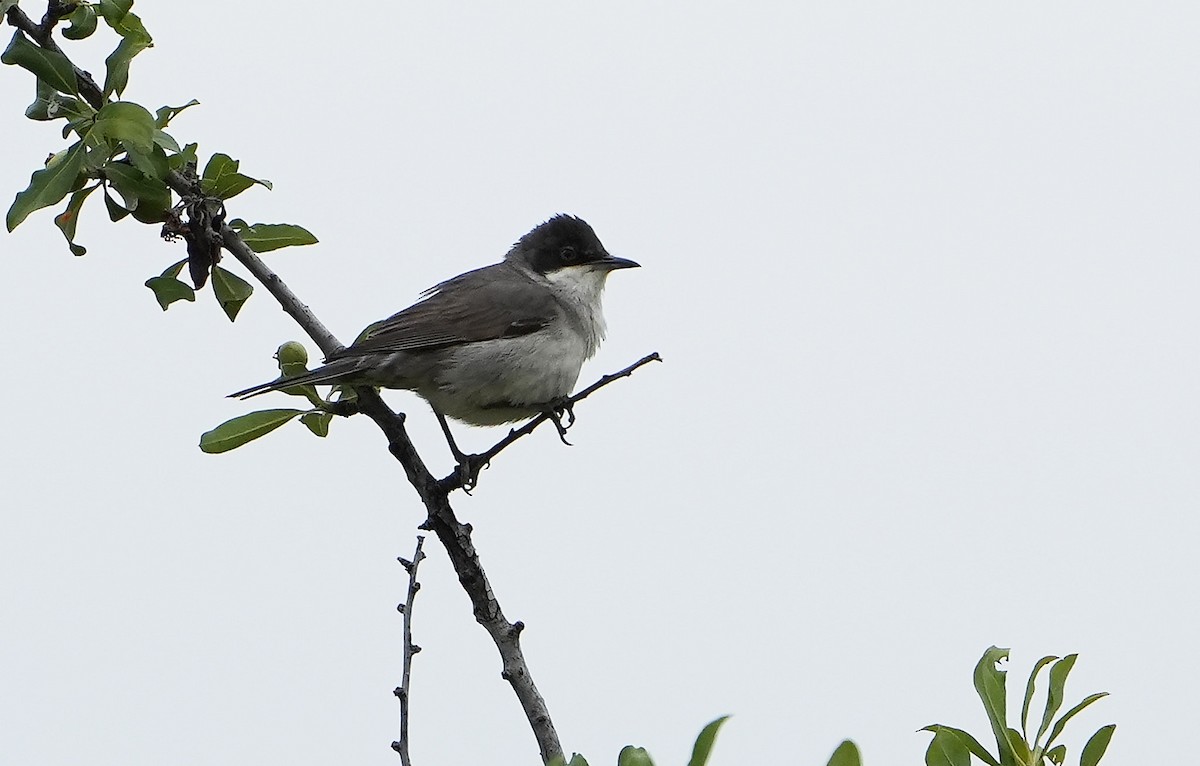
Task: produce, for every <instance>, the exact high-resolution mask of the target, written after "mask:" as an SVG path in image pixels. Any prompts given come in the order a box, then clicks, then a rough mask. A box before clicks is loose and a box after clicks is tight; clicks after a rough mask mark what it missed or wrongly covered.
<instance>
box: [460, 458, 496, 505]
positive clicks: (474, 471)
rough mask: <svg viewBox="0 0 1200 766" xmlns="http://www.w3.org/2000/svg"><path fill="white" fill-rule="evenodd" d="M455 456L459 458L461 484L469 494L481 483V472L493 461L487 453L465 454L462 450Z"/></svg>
mask: <svg viewBox="0 0 1200 766" xmlns="http://www.w3.org/2000/svg"><path fill="white" fill-rule="evenodd" d="M454 457H455V459H456V460H458V468H457V469H456V472H457V474H458V482H459V485H460V486H461V487H462V489H463V492H466V493H467V494H468V495H469V494H471V490H473V489H475V485H476V484H478V483H479V472H480V471H482V470H483V469H484V468H487V467H488V466H489V465H491V461H490V460H489V459H488V456H487V455H464V454H463V453H461V452H459V453H458V454H456V455H455V456H454Z"/></svg>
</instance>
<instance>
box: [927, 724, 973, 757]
mask: <svg viewBox="0 0 1200 766" xmlns="http://www.w3.org/2000/svg"><path fill="white" fill-rule="evenodd" d="M925 766H971V751H970V750H969V749H967V746H966V745H965V744H963V742H962V741H961V740H960V739H959V738H958V737H956V736H954V735H953V734H951V733H950V732H948V731H946V730H945V729H941V730H939V731H938V732H936V733H935V734H934V735H933V740H932V741H930V743H929V747H928V748H927V749H926V750H925Z"/></svg>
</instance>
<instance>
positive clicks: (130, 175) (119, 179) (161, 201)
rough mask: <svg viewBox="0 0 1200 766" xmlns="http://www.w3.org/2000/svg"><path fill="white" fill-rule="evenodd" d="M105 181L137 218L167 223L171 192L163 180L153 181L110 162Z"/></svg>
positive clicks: (122, 163)
mask: <svg viewBox="0 0 1200 766" xmlns="http://www.w3.org/2000/svg"><path fill="white" fill-rule="evenodd" d="M104 177H105V178H106V179H108V182H109V183H110V184H111V185H112V187H113V188H114V189H116V190H117V193H118V194H120V195H121V198H122V199H123V200H124V201H125V207H126V208H128V209H129V211H130V212H131V213H133V217H134V218H136V219H137V220H139V221H141V222H142V223H159V222H162V221H165V220H166V219H167V211H168V210H170V209H171V190H170V189H169V188H168V187H167V185H166V183H164V182H163V181H162V180H161V179H157V178H151V177H149V176H147V175H146V174H145V173H143V172H142V171H140V170H138V169H137V168H135V167H134V166H133V165H129V164H126V163H124V162H110V163H109V164H108V165H106V166H105V167H104Z"/></svg>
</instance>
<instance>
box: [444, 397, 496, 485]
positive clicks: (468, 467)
mask: <svg viewBox="0 0 1200 766" xmlns="http://www.w3.org/2000/svg"><path fill="white" fill-rule="evenodd" d="M433 414H434V415H437V419H438V425H440V426H441V427H442V433H443V434H445V435H446V444H447V445H448V446H449V447H450V453H451V454H452V455H454V459H455V460H456V461H458V476H459V479H460V480H461V482H462V488H463V491H465V492H467V493H468V494H469V493H470V492H471V490H472V489H474V488H475V485H476V484H478V483H479V472H480V471H482V470H483V468H484V466H486V465H487V464H488V461H487V459H486V458H485V457H483V456H481V455H468V454H467V453H465V452H463V451H462V450H460V449H459V448H458V445H457V444H455V442H454V436H453V434H451V433H450V424H449V423H448V422H446V416H445V415H443V414H442V413H441V412H439V411H438V410H437V408H434V410H433Z"/></svg>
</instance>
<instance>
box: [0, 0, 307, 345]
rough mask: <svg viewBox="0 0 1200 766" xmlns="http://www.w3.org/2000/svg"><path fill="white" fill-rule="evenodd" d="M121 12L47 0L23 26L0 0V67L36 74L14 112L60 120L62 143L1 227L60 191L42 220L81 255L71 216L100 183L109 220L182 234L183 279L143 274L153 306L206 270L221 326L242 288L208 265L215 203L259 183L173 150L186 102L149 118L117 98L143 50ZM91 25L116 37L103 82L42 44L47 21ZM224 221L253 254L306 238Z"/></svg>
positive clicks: (137, 30)
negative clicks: (41, 15) (0, 30)
mask: <svg viewBox="0 0 1200 766" xmlns="http://www.w3.org/2000/svg"><path fill="white" fill-rule="evenodd" d="M132 7H133V0H97V1H96V2H76V3H59V4H53V3H52V4H51V10H52V12H54V13H57V14H58V16H57V17H56V16H54V15H53V13H52V14H48V15H47V20H44V21H43V22H42V24H40V25H34V24H33V23H32V22H29V20H28V18H27V17H25V16H24V14H21V13H20V9H19V8H18V7H17V3H16V2H15V0H0V14H5V15H6V16H7V18H8V19H9V21H10V23H13V25H14V26H17V27H18V28H17V29H16V30H15V31H14V32H13V36H12V39H11V40H10V41H9V43H8V46H7V47H6V48H5V50H4V52H3V53H2V54H0V62H2V63H4V64H10V65H13V66H17V67H20V68H22V69H24V70H26V71H28V72H29V73H31V74H32V75H34V77H35V79H36V85H35V96H34V100H33V102H32V103H31V104H30V105H29V107H28V108H27V109H26V110H25V115H26V117H28V118H29V119H32V120H38V121H43V122H52V121H56V120H62V121H64V124H63V127H62V137H63V138H64V139H68V140H70V143H69V144H68V146H67V147H65V148H64V149H62V150H60V151H58V152H55V153H54V154H52V155H51V156H50V157H49V158H48V159H47V160H46V161H45V163H44V166H43V167H42V168H39V169H38V170H36V171H34V173H33V174H32V176H31V177H30V179H29V184H28V186H27V187H26V188H25V189H24V190H23V191H21V192H19V193H18V194H17V195H16V198H15V199H14V200H13V203H12V205H11V206H10V207H9V209H8V211H7V213H6V215H5V225H6V227H7V228H8V230H9V231H12V230H14V229H15V228H16V227H17V226H19V225H20V224H21V223H22V222H24V221H25V219H26V218H28V217H29V215H30V214H32V213H33V212H35V211H37V210H40V209H42V208H46V207H50V206H52V205H57V204H58V203H60V202H62V201H63V200H64V199H67V198H68V195H69V199H67V204H66V207H65V208H64V209H63V210H62V211H61V212H60V213H59V214H58V215H57V216H55V218H54V223H55V225H56V226H58V228H59V230H60V231H61V232H62V234H63V236H64V237H65V238H66V240H67V246H68V247H69V248H70V250H71V253H72V254H74V255H77V256H81V255H84V254H86V253H87V248H86V247H84V246H83V245H82V244H80V243H79V242H77V241H76V229H77V225H78V222H79V216H80V212H81V210H82V209H83V206H84V204H85V203H86V202H87V200H88V199H89V198H90V197H91V196H92V194H93V193H94V192H95V191H96V190H97V189H100V190H101V192H102V195H103V198H104V204H105V209H106V210H107V212H108V216H109V219H110V220H112V221H114V222H116V221H120V220H122V219H124V218H126V217H132V218H133V219H134V220H136V221H139V222H141V223H147V224H159V223H161V224H164V226H163V236H164V238H166V239H168V240H171V239H176V238H180V237H182V238H183V239H185V240H186V241H187V244H188V259H187V261H186V264H187V265H188V267H189V273H190V275H191V277H192V285H188V284H187V283H185V282H183V281H181V280H180V279H179V275H180V273H181V271H182V266H181V264H180V263H174V264H172V265H170V266H168V267H167V268H166V269H164V270H163V272H162V273H161V274H160V275H158V276H155V277H151V278H150V279H148V280H147V281H146V287H148V288H150V290H151V291H152V292H153V293H154V297H155V299H156V300H157V301H158V303H159V305H160V306H161V307H162V308H163V310H166V309H167V308H168V307H169V306H170V305H171V304H173V303H175V302H176V301H181V300H187V301H194V300H195V299H196V295H195V292H196V290H197V289H200V288H201V287H203V285H204V284H205V282H206V281H207V280H208V278H209V276H210V275H211V277H212V286H213V294H214V296H215V297H216V300H217V302H218V304H219V305H220V306H221V308H222V310H223V311H224V312H225V314H226V316H228V317H229V319H230V320H231V321H232V320H233V319H235V318H236V316H237V313H238V311H239V310H240V309H241V307H242V305H243V304H244V303H245V302H246V300H247V299H248V298H249V297H250V295H251V294H252V293H253V291H254V288H253V286H252V285H251V284H250V283H249V282H247V281H246V280H244V279H242V278H240V277H238V276H236V275H234V274H233V273H232V272H230V271H228V270H227V269H224V268H221V267H220V266H218V263H219V262H220V252H221V247H222V235H223V232H224V229H223V228H222V227H223V225H224V223H225V221H224V202H225V201H226V200H228V199H231V198H233V197H235V196H237V195H238V194H241V193H242V192H244V191H246V190H247V189H249V188H251V187H253V186H255V185H261V186H263V187H265V188H267V189H270V188H271V183H270V181H266V180H262V179H258V178H252V177H250V176H248V175H245V174H243V173H241V172H240V168H239V163H238V161H237V160H235V159H233V158H232V157H230V156H228V155H226V154H222V153H219V152H218V153H215V154H213V155H212V156H211V157H210V158H209V159H208V161H207V162H206V163H205V165H204V169H203V171H202V172H200V171H198V166H199V157H198V147H197V145H196V144H194V143H190V144H186V145H184V146H182V147H181V146H180V143H179V142H178V141H177V140H176V139H175V137H174V136H172V135H171V134H170V133H169V132H167V128H168V127H169V126H170V124H171V121H172V120H173V119H174V118H175V117H176V116H178V115H179V114H180V113H181V112H183V111H184V110H186V109H188V108H190V107H192V106H195V105H197V103H198V102H197V101H195V100H194V99H193V100H190V101H188V102H187V103H185V104H183V105H181V106H162V107H160V108H158V109H157V110H156V111H155V112H154V113H153V114H152V113H151V112H150V110H149V109H147V108H146V107H144V106H142V105H140V104H137V103H134V102H132V101H126V100H121V99H122V96H123V94H124V92H125V89H126V87H127V86H128V84H129V69H130V64H131V63H132V61H133V59H134V58H135V57H136V56H137V55H138V54H139V53H141V52H142V51H144V50H146V49H148V48H151V47H153V45H154V43H153V39H152V38H151V36H150V33H149V32H148V31H147V30H146V27H145V25H144V24H143V23H142V20H141V18H139V17H138V15H137V14H135V13H133V12H132V10H131V9H132ZM100 20H103V21H104V24H105V26H107V28H108V29H109V30H110V31H111V32H112V33H113V34H115V36H116V38H117V44H116V47H115V48H114V49H113V50H112V52H111V53H110V54H109V55H108V57H107V58H106V59H105V62H104V63H105V78H104V85H103V87H100V86H97V85H96V84H95V83H94V82H93V81H92V80H91V76H90V75H88V74H87V73H86V72H84V71H83V70H82V69H80V68H78V67H76V66H75V65H74V64H73V63H72V62H71V60H70V59H69V58H68V57H67V56H66V55H65V54H64V53H63V52H62V49H61V48H60V47H59V46H58V44H57V43H56V42H55V41H54V40H53V32H54V25H55V24H56V23H57V22H59V21H61V22H64V23H65V26H61V27H59V30H58V31H60V32H61V35H62V37H63V38H64V39H66V40H82V39H84V38H86V37H90V36H91V35H92V34H94V33H95V32H96V31H97V29H98V28H99V26H100V25H99V21H100ZM20 21H24V22H25V23H23V24H21V23H18V22H20ZM230 226H231V228H232V229H233V231H234V232H235V233H236V234H237V235H239V236H240V237H241V238H242V240H243V241H244V242H245V243H246V244H247V245H248V246H249V247H250V248H251V249H252V250H253V251H255V252H260V253H261V252H268V251H270V250H277V249H279V248H282V247H289V246H294V245H309V244H314V243H315V242H316V241H317V239H316V237H314V236H313V235H312V234H311V233H310V232H309V231H307V230H306V229H304V228H303V227H301V226H296V225H294V224H262V223H257V224H247V223H245V222H244V221H241V220H236V221H233V222H231V223H230Z"/></svg>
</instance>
